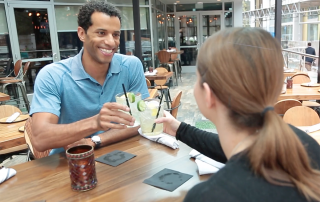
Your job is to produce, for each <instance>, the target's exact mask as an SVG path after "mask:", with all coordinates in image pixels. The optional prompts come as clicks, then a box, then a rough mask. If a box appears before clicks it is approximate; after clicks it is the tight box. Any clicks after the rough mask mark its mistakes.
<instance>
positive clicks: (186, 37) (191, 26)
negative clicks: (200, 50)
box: [178, 15, 198, 46]
mask: <svg viewBox="0 0 320 202" xmlns="http://www.w3.org/2000/svg"><path fill="white" fill-rule="evenodd" d="M178 19H179V26H180V27H179V30H180V31H179V32H180V46H193V45H197V44H198V38H197V36H198V33H197V16H196V15H187V16H186V15H184V16H179V18H178Z"/></svg>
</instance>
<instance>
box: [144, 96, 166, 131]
mask: <svg viewBox="0 0 320 202" xmlns="http://www.w3.org/2000/svg"><path fill="white" fill-rule="evenodd" d="M144 104H145V105H144V107H143V109H141V104H140V110H139V111H140V123H141V131H142V133H143V134H144V135H146V136H156V135H159V134H160V133H162V132H163V124H162V123H161V124H155V122H154V121H155V120H156V119H157V118H158V117H163V103H162V104H161V107H160V111H159V114H158V117H157V113H158V109H159V104H160V100H159V99H145V100H144ZM138 107H139V106H138ZM154 124H155V126H154Z"/></svg>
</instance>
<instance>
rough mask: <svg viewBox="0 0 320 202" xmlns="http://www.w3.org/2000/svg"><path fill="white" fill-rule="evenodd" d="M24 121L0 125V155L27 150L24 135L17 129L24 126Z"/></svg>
mask: <svg viewBox="0 0 320 202" xmlns="http://www.w3.org/2000/svg"><path fill="white" fill-rule="evenodd" d="M25 123H26V121H21V122H17V123H10V124H2V123H0V154H7V153H10V152H14V151H20V150H23V149H27V148H28V147H27V144H26V141H25V139H24V133H23V132H19V128H20V127H21V126H24V124H25Z"/></svg>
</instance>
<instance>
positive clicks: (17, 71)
mask: <svg viewBox="0 0 320 202" xmlns="http://www.w3.org/2000/svg"><path fill="white" fill-rule="evenodd" d="M11 62H12V61H11ZM21 68H22V60H18V61H17V62H16V63H15V64H14V69H13V72H14V75H15V77H10V75H11V73H12V72H9V74H8V75H7V76H6V77H4V78H0V81H1V80H8V79H19V76H20V74H21V73H20V72H21Z"/></svg>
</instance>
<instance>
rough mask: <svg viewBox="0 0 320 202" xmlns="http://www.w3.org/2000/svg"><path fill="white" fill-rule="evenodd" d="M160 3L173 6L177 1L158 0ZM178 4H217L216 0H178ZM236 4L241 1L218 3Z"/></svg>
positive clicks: (227, 0) (228, 0)
mask: <svg viewBox="0 0 320 202" xmlns="http://www.w3.org/2000/svg"><path fill="white" fill-rule="evenodd" d="M160 1H161V2H163V3H165V4H173V3H176V2H177V0H160ZM179 1H180V2H179V3H180V4H189V3H196V2H203V3H215V2H218V1H217V0H179ZM230 1H233V2H237V1H241V2H242V0H221V1H220V2H230Z"/></svg>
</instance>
